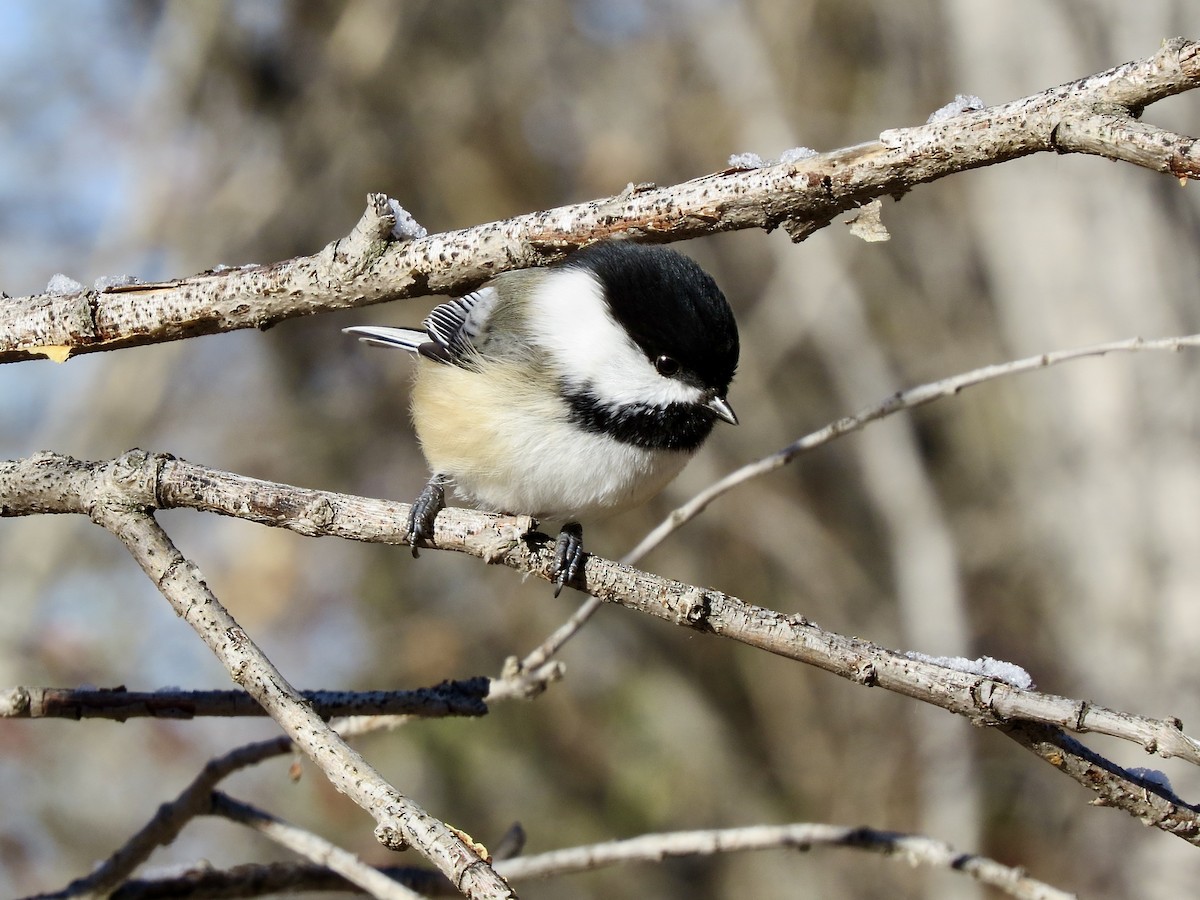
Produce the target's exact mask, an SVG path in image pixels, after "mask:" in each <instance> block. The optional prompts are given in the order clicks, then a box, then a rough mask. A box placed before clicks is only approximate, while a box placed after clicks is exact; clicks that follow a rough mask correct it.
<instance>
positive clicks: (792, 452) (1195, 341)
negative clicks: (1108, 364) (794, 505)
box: [623, 334, 1200, 565]
mask: <svg viewBox="0 0 1200 900" xmlns="http://www.w3.org/2000/svg"><path fill="white" fill-rule="evenodd" d="M1185 347H1200V334H1189V335H1184V336H1181V337H1166V338H1156V339H1151V340H1147V339H1145V338H1140V337H1134V338H1128V339H1126V340H1123V341H1110V342H1108V343H1104V344H1093V345H1091V346H1088V347H1078V348H1076V349H1074V350H1055V351H1053V352H1050V353H1040V354H1038V355H1037V356H1027V357H1025V358H1024V359H1016V360H1012V361H1011V362H1005V363H996V364H994V365H990V366H983V367H981V368H978V369H972V370H971V371H969V372H963V373H961V374H958V375H952V376H950V377H949V378H942V379H940V380H938V381H931V382H929V383H927V384H922V385H918V386H917V387H913V388H909V389H908V390H904V391H898V392H897V393H895V394H893V395H892V396H890V397H888V398H887V399H886V400H883V401H882V402H880V403H876V404H873V405H872V406H868V407H866V408H865V409H861V410H859V411H858V412H856V413H854V414H853V415H850V416H845V417H843V418H841V419H838V420H837V421H836V422H831V423H830V424H828V425H826V426H825V427H824V428H819V429H817V430H816V431H814V432H811V433H809V434H806V435H805V436H804V437H802V438H800V439H799V440H796V441H793V442H792V443H790V444H788V445H787V446H786V447H783V448H781V449H779V450H776V451H775V452H774V453H772V454H770V455H768V456H764V457H763V458H762V459H759V460H756V461H755V462H752V463H747V464H746V465H744V466H742V467H740V468H738V469H735V470H734V471H732V472H730V473H729V474H728V475H726V476H725V477H724V478H722V479H721V480H719V481H717V482H714V483H713V484H710V485H709V486H708V487H706V488H705V489H704V490H702V491H700V492H699V493H698V494H696V496H694V497H693V498H692V499H691V500H689V501H688V502H687V503H685V504H683V506H680V507H678V508H677V509H674V510H672V511H671V513H670V515H668V516H667V517H666V519H664V520H663V521H662V522H660V523H659V524H658V525H657V526H655V527H654V529H653V530H651V531H650V533H649V534H647V535H646V536H645V537H644V538H642V540H641V542H640V543H639V544H638V545H637V546H636V547H634V548H633V550H631V551H629V553H628V554H626V556H625V558H624V560H623V561H624V562H627V563H629V564H630V565H633V564H635V563H636V562H637V561H638V560H639V559H641V558H642V557H644V556H645V555H646V554H647V553H649V552H650V551H651V550H653V549H654V548H655V547H657V546H658V545H659V544H661V543H662V542H663V541H664V540H666V539H667V538H668V537H669V536H670V535H672V534H674V533H675V532H676V531H678V530H679V529H680V528H682V527H683V526H684V525H686V524H687V523H688V522H690V521H691V520H692V519H694V518H696V516H698V515H700V513H702V512H704V510H705V509H707V508H708V505H709V504H710V503H712V502H713V501H714V500H716V499H717V498H718V497H721V496H723V495H724V494H727V493H729V492H730V491H732V490H733V489H734V488H735V487H737V486H738V485H741V484H745V483H746V482H747V481H751V480H753V479H755V478H758V477H760V476H762V475H766V474H768V473H770V472H774V471H775V470H776V469H780V468H782V467H784V466H786V465H787V464H788V463H790V462H791V461H792V460H793V459H795V458H796V457H797V456H800V455H801V454H802V453H807V452H809V451H810V450H815V449H817V448H818V447H823V446H824V445H825V444H828V443H829V442H830V441H833V440H835V439H837V438H840V437H842V436H843V435H846V434H850V433H851V432H854V431H860V430H861V429H863V428H865V427H866V426H867V425H869V424H871V423H872V422H874V421H876V420H878V419H883V418H885V417H887V416H890V415H892V414H894V413H898V412H903V411H904V410H909V409H916V408H917V407H918V406H924V405H925V404H926V403H932V402H933V401H934V400H941V399H943V398H946V397H953V396H955V395H957V394H958V393H960V392H961V391H963V390H965V389H967V388H969V387H975V386H976V385H979V384H983V383H984V382H986V381H994V380H995V379H997V378H1003V377H1005V376H1007V375H1018V374H1021V373H1023V372H1032V371H1035V370H1037V369H1048V368H1049V367H1051V366H1056V365H1058V364H1060V363H1065V362H1073V361H1074V360H1078V359H1087V358H1090V357H1096V356H1106V355H1107V354H1109V353H1135V352H1137V351H1139V350H1169V351H1171V352H1177V351H1179V350H1182V349H1183V348H1185Z"/></svg>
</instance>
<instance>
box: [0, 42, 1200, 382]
mask: <svg viewBox="0 0 1200 900" xmlns="http://www.w3.org/2000/svg"><path fill="white" fill-rule="evenodd" d="M1198 85H1200V45H1197V44H1196V43H1193V42H1191V41H1185V40H1183V39H1181V38H1177V39H1174V40H1171V41H1167V42H1165V43H1164V44H1163V46H1162V48H1161V49H1160V50H1159V52H1158V53H1156V54H1155V55H1153V56H1151V57H1149V58H1147V59H1142V60H1136V61H1134V62H1129V63H1125V64H1124V65H1121V66H1117V67H1115V68H1113V69H1109V70H1108V71H1106V72H1101V73H1099V74H1097V75H1092V76H1090V77H1087V78H1083V79H1080V80H1078V81H1074V82H1071V83H1069V84H1065V85H1062V86H1060V87H1056V88H1051V89H1049V90H1046V91H1042V92H1041V93H1038V94H1034V95H1031V96H1029V97H1025V98H1023V99H1021V100H1016V101H1013V102H1011V103H1006V104H1003V105H1001V106H995V107H990V108H987V109H984V110H979V111H972V112H966V113H963V114H961V115H958V116H954V117H951V118H948V119H945V120H942V121H938V122H935V123H932V124H928V125H921V126H918V127H915V128H899V129H893V130H890V131H887V132H884V133H883V134H881V135H880V138H879V140H878V141H870V142H867V143H863V144H859V145H857V146H854V147H847V148H844V149H841V150H835V151H832V152H830V153H824V154H820V155H818V156H814V157H810V158H806V159H799V160H795V161H789V162H787V163H781V164H778V165H773V166H765V167H763V168H757V169H749V170H746V169H726V170H725V171H723V172H717V173H714V174H712V175H706V176H704V177H701V178H695V179H692V180H691V181H687V182H684V183H683V184H679V185H675V186H672V187H666V188H657V187H654V186H652V185H651V186H646V185H638V186H631V187H630V188H629V189H628V190H627V191H625V192H624V193H622V194H619V195H617V196H613V197H607V198H602V199H598V200H593V201H590V202H588V203H581V204H576V205H574V206H564V207H560V208H558V209H552V210H546V211H542V212H536V213H531V214H528V215H523V216H517V217H514V218H511V219H506V220H504V221H501V222H491V223H488V224H485V225H479V226H476V227H473V228H467V229H463V230H461V231H453V232H446V233H443V234H437V235H433V236H430V237H425V238H416V239H413V240H406V239H397V236H395V235H393V233H392V230H393V228H394V227H395V224H396V218H395V215H394V214H393V213H392V211H391V208H390V206H389V201H388V199H387V198H386V197H384V196H382V195H379V194H373V195H371V197H370V198H369V199H368V204H367V210H366V212H365V213H364V215H363V218H362V220H361V221H360V222H359V224H358V225H357V226H356V227H355V229H354V231H353V232H352V233H351V234H350V235H349V236H348V237H346V238H343V239H342V240H339V241H334V242H332V243H330V244H329V245H328V246H327V247H325V249H323V250H322V251H321V252H320V253H317V254H316V255H314V256H307V257H299V258H296V259H291V260H287V261H285V262H280V263H275V264H273V265H267V266H249V267H245V268H238V269H224V270H222V271H220V272H205V273H202V274H199V275H194V276H192V277H189V278H181V279H178V280H175V281H171V282H166V283H160V284H142V285H124V286H119V287H109V288H106V289H104V290H101V291H97V290H89V291H83V292H81V293H77V294H42V295H37V296H33V297H23V298H17V299H7V300H5V301H4V302H3V303H0V362H14V361H17V360H23V359H31V358H36V357H38V356H50V357H52V358H65V357H66V356H67V355H70V354H79V353H86V352H91V351H96V350H113V349H117V348H119V347H129V346H139V345H143V344H151V343H158V342H162V341H171V340H178V339H181V338H186V337H192V336H195V335H200V334H212V333H216V332H223V331H232V330H236V329H240V328H267V327H269V326H271V325H273V324H275V323H277V322H280V321H283V320H285V319H289V318H294V317H297V316H306V315H312V314H314V313H318V312H324V311H328V310H333V309H343V308H346V307H352V306H365V305H368V304H372V303H381V302H384V301H388V300H397V299H400V298H403V297H413V296H421V295H425V294H430V293H463V292H465V291H467V290H469V289H471V288H473V287H476V286H478V285H479V284H480V283H481V282H483V281H485V280H486V279H488V278H490V277H491V276H493V275H495V274H497V273H499V272H502V271H505V270H508V269H517V268H526V267H529V266H538V265H545V264H546V263H548V262H553V261H555V260H557V259H560V258H561V257H562V256H564V255H565V254H566V253H568V252H570V251H571V250H574V249H575V248H577V247H579V246H582V245H584V244H587V243H590V242H592V241H595V240H599V239H602V238H606V237H610V236H612V235H615V234H625V235H628V236H630V237H633V238H636V239H639V240H645V241H653V242H668V241H677V240H683V239H686V238H693V237H699V236H702V235H707V234H715V233H719V232H725V231H734V230H738V229H745V228H764V229H767V230H771V229H774V228H776V227H778V226H780V225H784V226H785V227H786V228H787V230H788V232H789V233H790V234H791V235H792V236H793V238H794V239H796V240H801V239H803V238H804V237H806V236H807V235H809V234H811V233H812V232H814V231H816V230H818V229H819V228H821V227H823V226H824V225H827V224H828V223H829V222H830V221H832V220H833V218H834V217H836V216H837V215H839V214H840V213H843V212H845V211H847V210H851V209H854V208H856V207H858V206H860V205H862V204H863V203H866V202H868V201H870V200H873V199H875V198H878V197H883V196H899V195H900V194H903V193H905V192H906V191H908V190H910V189H911V188H912V187H914V186H915V185H918V184H924V183H928V182H931V181H935V180H937V179H939V178H944V177H945V176H947V175H952V174H954V173H957V172H961V171H964V170H967V169H974V168H979V167H981V166H988V165H994V164H996V163H1002V162H1006V161H1008V160H1012V159H1017V158H1019V157H1022V156H1028V155H1029V154H1032V153H1039V152H1047V151H1053V152H1059V153H1061V152H1078V153H1089V154H1093V155H1098V156H1103V157H1107V158H1111V159H1121V160H1125V161H1127V162H1132V163H1134V164H1136V165H1141V166H1146V167H1148V168H1151V169H1153V170H1155V171H1160V172H1169V173H1171V174H1173V175H1176V176H1178V177H1194V176H1195V172H1196V169H1197V159H1200V153H1198V152H1197V147H1196V142H1195V141H1194V140H1193V139H1192V138H1190V137H1186V136H1182V135H1176V134H1173V133H1171V132H1167V131H1163V130H1160V129H1156V128H1153V127H1152V126H1149V125H1143V124H1141V123H1138V122H1137V121H1136V120H1135V117H1136V116H1137V115H1140V113H1141V110H1142V109H1143V108H1144V107H1145V106H1147V105H1149V104H1152V103H1154V102H1156V101H1158V100H1161V99H1163V98H1165V97H1169V96H1172V95H1174V94H1179V93H1182V92H1184V91H1188V90H1192V89H1194V88H1195V87H1197V86H1198ZM1098 109H1099V110H1102V111H1103V112H1102V113H1098V112H1097V110H1098Z"/></svg>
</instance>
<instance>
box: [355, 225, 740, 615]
mask: <svg viewBox="0 0 1200 900" xmlns="http://www.w3.org/2000/svg"><path fill="white" fill-rule="evenodd" d="M422 325H423V330H418V329H415V328H380V327H369V326H368V327H355V328H347V329H345V331H346V332H347V333H350V334H355V335H358V336H359V338H360V339H361V340H362V341H364V342H366V343H368V344H375V345H379V346H384V347H397V348H399V349H401V350H407V351H409V352H410V353H415V354H417V355H418V365H417V371H416V379H415V382H414V384H413V390H412V418H413V423H414V425H415V426H416V432H417V437H418V439H419V440H420V442H421V448H422V450H423V451H424V454H425V459H426V461H427V462H428V463H429V468H430V470H431V471H432V472H433V477H432V478H430V480H429V483H428V484H427V485H426V486H425V488H424V490H423V491H422V492H421V494H420V496H419V497H418V498H417V501H416V502H415V503H414V504H413V506H412V509H411V511H410V514H409V519H408V539H409V542H410V544H411V545H412V547H413V553H414V554H415V553H416V548H417V545H418V544H420V543H423V542H428V541H429V540H430V539H431V538H432V536H433V523H434V519H435V518H436V516H437V514H438V512H439V511H440V510H441V509H442V508H443V507H444V506H445V486H446V485H452V486H453V487H454V488H455V489H456V490H457V492H458V493H459V494H461V495H462V496H463V497H464V498H466V499H467V500H468V501H469V502H470V503H471V504H473V505H474V506H476V507H477V508H479V509H483V510H488V511H491V512H500V513H514V514H515V513H526V514H529V515H532V516H535V517H538V518H547V519H552V520H557V521H565V522H566V524H565V525H564V526H563V529H562V531H561V532H560V534H559V536H558V544H557V550H556V554H555V595H556V596H557V594H558V592H559V591H561V590H562V587H563V585H564V584H570V583H572V582H573V581H574V580H575V578H576V576H577V575H578V573H579V567H580V565H581V563H582V560H583V529H582V528H581V527H580V525H579V521H580V520H581V519H584V520H586V519H589V518H593V517H596V516H598V515H601V514H607V513H612V512H617V511H619V510H622V509H626V508H629V507H632V506H636V505H637V504H639V503H642V502H644V501H645V500H648V499H649V498H650V497H652V496H654V495H655V494H657V493H658V492H659V491H660V490H662V489H663V488H664V487H665V486H666V485H667V483H668V482H669V481H671V479H673V478H674V477H675V476H676V475H677V474H679V471H680V470H681V469H682V468H683V466H684V464H686V463H687V461H688V460H689V459H690V458H691V456H692V454H693V453H695V451H696V450H697V449H698V448H699V447H700V445H701V444H702V443H703V442H704V440H705V438H707V437H708V435H709V432H711V431H712V428H713V425H714V424H715V423H716V421H717V419H723V420H725V421H726V422H729V423H731V424H734V425H736V424H737V417H736V416H735V415H734V414H733V409H732V408H731V407H730V406H729V403H728V402H727V401H726V399H725V394H726V391H728V389H729V383H730V382H731V381H732V380H733V374H734V370H735V369H736V368H737V362H738V332H737V324H736V323H735V322H734V319H733V312H732V311H731V310H730V308H729V304H728V303H727V302H726V301H725V297H724V295H723V294H722V293H721V291H720V289H719V288H718V287H717V285H716V282H714V281H713V279H712V278H711V277H710V276H709V275H708V273H706V272H705V271H704V270H703V269H701V268H700V267H699V266H698V265H697V264H696V263H695V262H693V261H692V260H691V259H688V258H687V257H686V256H682V255H680V254H679V253H676V252H675V251H673V250H669V249H666V248H664V247H646V246H641V245H638V244H631V243H626V242H621V241H609V242H605V243H599V244H595V245H593V246H591V247H588V248H586V249H584V250H581V251H579V252H577V253H575V254H573V255H571V256H570V257H568V258H567V259H566V260H565V261H564V262H562V263H559V264H557V265H555V266H552V267H549V268H540V269H523V270H519V271H513V272H506V273H503V274H501V275H498V276H497V277H496V278H494V279H493V280H492V281H491V282H489V283H488V284H487V285H486V286H484V287H483V288H481V289H480V290H478V291H475V292H474V293H470V294H467V295H466V296H464V297H459V298H457V299H455V300H451V301H449V302H447V303H443V304H442V305H440V306H438V307H436V308H435V309H434V310H433V312H431V313H430V314H429V316H428V318H426V319H425V321H424V322H423V323H422Z"/></svg>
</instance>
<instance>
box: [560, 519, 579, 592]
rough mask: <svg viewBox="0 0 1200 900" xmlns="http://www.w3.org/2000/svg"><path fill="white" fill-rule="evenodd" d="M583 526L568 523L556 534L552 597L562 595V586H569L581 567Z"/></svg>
mask: <svg viewBox="0 0 1200 900" xmlns="http://www.w3.org/2000/svg"><path fill="white" fill-rule="evenodd" d="M583 557H584V552H583V526H582V525H580V524H579V523H578V522H568V523H567V524H566V525H564V526H563V527H562V531H560V532H559V533H558V544H557V545H556V546H555V548H554V596H555V597H557V596H558V595H559V594H560V593H562V589H563V587H564V586H566V585H568V584H571V583H572V582H573V581H574V580H575V579H576V578H577V577H578V576H579V570H580V569H581V568H582V567H583Z"/></svg>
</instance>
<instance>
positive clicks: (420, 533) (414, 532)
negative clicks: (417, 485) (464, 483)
mask: <svg viewBox="0 0 1200 900" xmlns="http://www.w3.org/2000/svg"><path fill="white" fill-rule="evenodd" d="M449 481H450V478H449V476H447V475H443V474H441V473H440V472H435V473H434V475H433V477H432V478H430V479H429V481H428V483H427V484H426V485H425V487H423V488H421V493H420V494H419V495H418V496H417V499H416V500H415V501H413V505H412V506H411V507H409V510H408V545H409V546H410V547H412V555H413V556H419V555H420V554H419V553H417V545H418V544H427V543H429V542H430V541H431V540H433V520H434V519H436V518H437V514H438V513H440V512H441V511H442V510H443V509H445V508H446V485H447V484H448V483H449Z"/></svg>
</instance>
